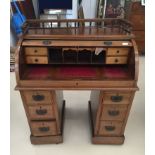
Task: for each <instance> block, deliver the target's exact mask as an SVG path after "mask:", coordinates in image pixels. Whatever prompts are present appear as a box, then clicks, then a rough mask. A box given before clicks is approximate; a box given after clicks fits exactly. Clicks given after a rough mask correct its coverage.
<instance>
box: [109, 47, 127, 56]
mask: <svg viewBox="0 0 155 155" xmlns="http://www.w3.org/2000/svg"><path fill="white" fill-rule="evenodd" d="M128 53H129V48H108V51H107V55H108V56H109V55H113V56H117V55H128Z"/></svg>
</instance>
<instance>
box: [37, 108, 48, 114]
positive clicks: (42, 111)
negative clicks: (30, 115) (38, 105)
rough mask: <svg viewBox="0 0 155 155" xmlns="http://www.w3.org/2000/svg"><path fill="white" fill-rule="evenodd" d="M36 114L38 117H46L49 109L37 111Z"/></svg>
mask: <svg viewBox="0 0 155 155" xmlns="http://www.w3.org/2000/svg"><path fill="white" fill-rule="evenodd" d="M36 114H37V115H45V114H47V109H37V110H36Z"/></svg>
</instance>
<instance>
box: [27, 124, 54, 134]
mask: <svg viewBox="0 0 155 155" xmlns="http://www.w3.org/2000/svg"><path fill="white" fill-rule="evenodd" d="M30 125H31V129H32V135H33V136H50V135H51V136H52V135H57V127H56V122H55V121H39V122H35V121H33V122H31V123H30Z"/></svg>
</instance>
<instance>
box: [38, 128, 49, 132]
mask: <svg viewBox="0 0 155 155" xmlns="http://www.w3.org/2000/svg"><path fill="white" fill-rule="evenodd" d="M49 129H50V128H49V127H39V131H41V132H47V131H49Z"/></svg>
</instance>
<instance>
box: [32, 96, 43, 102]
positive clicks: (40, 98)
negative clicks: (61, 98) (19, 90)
mask: <svg viewBox="0 0 155 155" xmlns="http://www.w3.org/2000/svg"><path fill="white" fill-rule="evenodd" d="M32 98H33V100H34V101H42V100H44V99H45V96H44V95H33V96H32Z"/></svg>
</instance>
